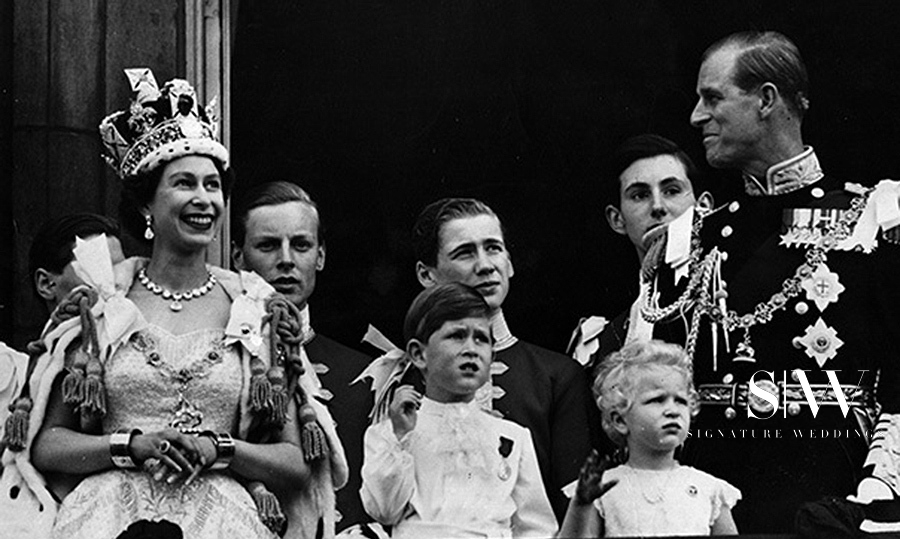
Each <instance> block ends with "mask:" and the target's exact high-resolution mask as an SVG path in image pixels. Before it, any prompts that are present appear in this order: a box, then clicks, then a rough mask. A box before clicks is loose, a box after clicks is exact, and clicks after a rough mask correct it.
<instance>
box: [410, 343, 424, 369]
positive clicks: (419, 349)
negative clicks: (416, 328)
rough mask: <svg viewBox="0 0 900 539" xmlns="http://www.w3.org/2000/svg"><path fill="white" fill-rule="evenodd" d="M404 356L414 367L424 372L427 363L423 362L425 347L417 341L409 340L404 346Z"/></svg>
mask: <svg viewBox="0 0 900 539" xmlns="http://www.w3.org/2000/svg"><path fill="white" fill-rule="evenodd" d="M406 354H407V355H408V356H409V359H410V361H412V364H413V366H414V367H416V368H417V369H419V370H420V371H422V372H425V366H426V364H427V361H426V360H425V345H424V344H423V343H422V341H420V340H419V339H416V338H413V339H410V340H409V342H408V343H407V344H406Z"/></svg>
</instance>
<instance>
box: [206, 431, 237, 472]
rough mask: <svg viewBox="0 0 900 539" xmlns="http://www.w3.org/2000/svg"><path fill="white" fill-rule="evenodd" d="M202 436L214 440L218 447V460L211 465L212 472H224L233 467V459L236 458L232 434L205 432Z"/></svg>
mask: <svg viewBox="0 0 900 539" xmlns="http://www.w3.org/2000/svg"><path fill="white" fill-rule="evenodd" d="M200 436H204V437H206V438H209V439H210V440H212V442H213V445H214V446H215V447H216V460H214V461H213V462H212V464H210V465H209V469H210V470H224V469H226V468H228V467H229V466H231V459H233V458H234V438H232V437H231V435H230V434H228V433H227V432H213V431H211V430H205V431H203V432H201V433H200Z"/></svg>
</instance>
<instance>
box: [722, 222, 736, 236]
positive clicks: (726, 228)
mask: <svg viewBox="0 0 900 539" xmlns="http://www.w3.org/2000/svg"><path fill="white" fill-rule="evenodd" d="M733 232H734V229H733V228H731V227H730V226H728V225H725V226H723V227H722V237H723V238H727V237H728V236H730V235H731V234H732V233H733Z"/></svg>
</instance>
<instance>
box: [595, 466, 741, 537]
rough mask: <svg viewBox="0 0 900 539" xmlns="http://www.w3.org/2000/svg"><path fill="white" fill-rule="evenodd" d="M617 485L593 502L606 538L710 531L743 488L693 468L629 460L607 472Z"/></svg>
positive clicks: (604, 478) (604, 477)
mask: <svg viewBox="0 0 900 539" xmlns="http://www.w3.org/2000/svg"><path fill="white" fill-rule="evenodd" d="M612 479H618V480H619V483H618V484H617V485H616V486H614V487H613V488H612V489H610V490H609V491H608V492H606V494H604V495H603V496H601V497H600V498H599V499H597V500H596V501H595V502H594V507H596V508H597V511H599V512H600V516H601V517H603V519H604V526H605V531H606V534H605V536H606V537H628V536H640V535H644V536H652V535H709V533H710V526H712V524H713V523H714V522H715V521H716V519H718V518H719V514H720V513H721V511H722V507H723V506H724V507H727V508H728V509H731V508H732V507H734V505H735V504H736V503H737V502H738V500H740V499H741V491H739V490H738V489H736V488H735V487H733V486H731V485H730V484H729V483H727V482H726V481H723V480H721V479H718V478H715V477H713V476H711V475H709V474H708V473H705V472H701V471H700V470H697V469H695V468H691V467H690V466H677V467H675V468H672V469H671V470H661V471H656V470H640V469H636V468H632V467H631V466H628V465H627V464H625V465H622V466H617V467H615V468H613V469H611V470H608V471H606V472H605V473H604V474H603V482H604V483H605V482H607V481H610V480H612Z"/></svg>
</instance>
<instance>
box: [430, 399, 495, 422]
mask: <svg viewBox="0 0 900 539" xmlns="http://www.w3.org/2000/svg"><path fill="white" fill-rule="evenodd" d="M419 412H421V413H423V414H430V415H436V416H439V417H468V416H470V415H472V414H473V413H476V412H478V413H480V412H481V407H480V406H479V405H478V402H477V401H476V400H475V399H472V400H470V401H469V402H438V401H436V400H433V399H430V398H428V397H422V406H421V407H420V408H419Z"/></svg>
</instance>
